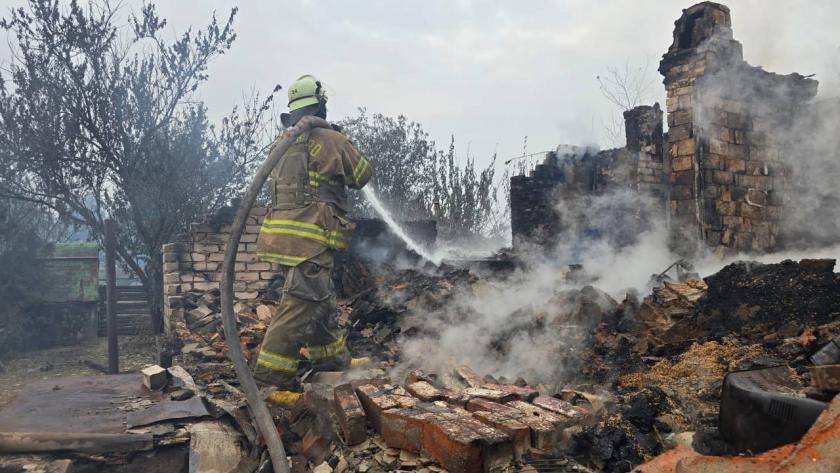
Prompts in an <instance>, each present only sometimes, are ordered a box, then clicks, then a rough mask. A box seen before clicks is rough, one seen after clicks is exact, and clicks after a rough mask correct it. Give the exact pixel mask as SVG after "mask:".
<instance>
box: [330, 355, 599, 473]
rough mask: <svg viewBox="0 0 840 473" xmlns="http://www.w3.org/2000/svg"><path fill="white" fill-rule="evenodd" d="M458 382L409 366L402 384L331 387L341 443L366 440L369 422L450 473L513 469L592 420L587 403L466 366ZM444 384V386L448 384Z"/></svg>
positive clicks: (553, 449)
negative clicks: (484, 374)
mask: <svg viewBox="0 0 840 473" xmlns="http://www.w3.org/2000/svg"><path fill="white" fill-rule="evenodd" d="M455 374H457V378H459V379H460V383H459V385H460V386H459V387H455V383H454V381H455V378H454V377H452V378H449V377H447V378H446V380H445V382H444V380H439V379H438V377H437V376H434V375H427V374H425V373H423V372H420V371H413V372H411V373H409V374H408V376H407V377H406V382H405V385H404V386H397V385H393V384H389V383H388V382H387V381H386V380H382V379H377V380H364V381H354V382H352V383H349V384H344V385H341V386H338V387H336V388H335V390H334V396H335V406H336V420H337V423H338V425H339V427H340V431H341V434H342V437H343V439H344V442H345V443H346V444H347V445H356V444H359V443H361V442H364V441H365V440H366V439H367V438H368V433H367V432H368V431H367V428H368V426H371V427H372V428H373V429H374V430H375V431H376V432H377V433H378V434H380V435H381V437H382V440H383V441H384V442H385V444H386V445H387V446H388V447H390V448H396V449H399V450H401V451H405V452H409V453H411V454H422V455H424V456H426V457H429V458H431V459H433V460H434V461H435V462H437V463H438V464H440V465H441V466H442V467H444V468H446V469H447V470H448V471H449V472H451V473H458V472H503V471H515V470H514V468H516V465H517V464H520V465H521V462H522V461H523V458H525V457H526V456H551V455H553V454H555V453H557V452H559V451H561V450H562V449H563V448H564V446H565V445H564V444H565V442H567V441H568V440H569V438H570V435H571V432H572V431H574V430H575V429H576V428H579V426H581V425H582V424H584V423H585V422H587V421H588V420H589V419H590V414H591V405H576V404H573V403H572V402H569V401H566V400H563V399H560V398H557V397H552V396H545V395H540V393H539V392H538V391H537V390H536V389H533V388H531V387H528V386H525V385H523V386H519V385H515V384H499V383H496V382H492V381H493V380H492V379H487V378H482V377H480V376H478V375H477V374H476V373H475V372H473V371H472V370H471V369H469V368H468V367H461V368H458V369H457V370H455ZM444 385H446V386H448V387H445V386H444Z"/></svg>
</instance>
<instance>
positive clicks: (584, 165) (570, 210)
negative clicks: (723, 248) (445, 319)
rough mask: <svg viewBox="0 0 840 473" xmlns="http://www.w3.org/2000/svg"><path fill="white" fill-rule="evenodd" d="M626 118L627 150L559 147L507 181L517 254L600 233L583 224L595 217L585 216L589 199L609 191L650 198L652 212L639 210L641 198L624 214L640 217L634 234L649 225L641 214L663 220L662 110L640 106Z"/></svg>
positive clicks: (629, 232)
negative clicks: (656, 214) (654, 214)
mask: <svg viewBox="0 0 840 473" xmlns="http://www.w3.org/2000/svg"><path fill="white" fill-rule="evenodd" d="M624 119H625V130H626V135H627V146H626V147H624V148H617V149H610V150H605V151H594V150H591V149H587V148H581V147H575V146H559V147H558V148H557V150H556V151H553V152H550V153H548V154H547V155H546V158H545V161H544V162H543V163H542V164H538V165H537V166H536V167H535V168H534V170H533V171H531V172H530V173H529V174H528V175H520V176H514V177H512V178H511V181H510V206H511V231H512V234H513V246H514V248H515V249H519V250H522V249H524V247H525V246H527V245H532V244H536V245H539V246H542V247H544V248H550V247H553V246H554V245H555V244H556V243H558V241H559V239H560V236H561V235H563V236H565V237H569V238H579V237H587V236H589V235H590V234H594V233H599V231H600V230H599V229H597V228H594V227H593V226H592V225H590V223H592V222H588V221H587V220H588V219H589V217H593V216H591V215H587V210H586V209H587V207H588V206H589V205H590V199H591V198H593V197H595V196H599V195H605V194H608V193H611V192H616V191H622V190H624V191H627V190H629V191H632V192H637V193H639V194H640V195H643V196H645V197H650V199H649V201H650V202H651V205H650V207H652V208H651V209H647V208H645V209H643V208H641V207H647V206H648V204H647V203H645V204H641V203H638V202H641V200H640V199H634V203H633V204H632V205H634V206H637V207H639V208H635V209H634V208H630V209H627V210H628V211H629V212H630V213H631V214H638V215H637V217H639V218H632V219H629V220H628V222H630V223H631V226H635V227H639V228H637V229H641V226H640V225H641V224H642V222H645V221H646V220H647V217H644V218H642V216H643V215H644V214H647V213H650V211H653V212H660V213H662V214H663V215H664V208H665V197H666V195H667V190H668V188H667V185H666V179H665V162H664V159H663V141H664V138H663V133H662V122H663V113H662V110H661V109H660V108H659V104H654V105H653V106H639V107H636V108H634V109H632V110H629V111H627V112H625V113H624ZM644 200H645V201H646V202H647V200H648V199H644ZM656 209H660V210H656ZM591 220H592V221H594V220H597V219H596V218H592V219H591ZM632 222H637V223H638V224H639V225H635V224H633V223H632ZM595 226H597V225H595ZM623 230H626V231H624V232H623V233H626V234H628V235H629V234H631V233H634V230H633V229H629V228H628V229H623ZM618 243H619V244H621V242H620V241H619V242H618Z"/></svg>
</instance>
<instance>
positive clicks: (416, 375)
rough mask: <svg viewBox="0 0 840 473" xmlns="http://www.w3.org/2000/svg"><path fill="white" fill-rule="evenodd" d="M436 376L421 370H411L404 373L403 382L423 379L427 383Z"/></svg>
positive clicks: (432, 381)
mask: <svg viewBox="0 0 840 473" xmlns="http://www.w3.org/2000/svg"><path fill="white" fill-rule="evenodd" d="M435 378H436V376H435V375H432V374H428V373H426V372H425V371H423V370H412V371H409V372H408V374H407V375H405V384H411V383H416V382H417V381H425V382H427V383H429V384H432V383H434V381H435Z"/></svg>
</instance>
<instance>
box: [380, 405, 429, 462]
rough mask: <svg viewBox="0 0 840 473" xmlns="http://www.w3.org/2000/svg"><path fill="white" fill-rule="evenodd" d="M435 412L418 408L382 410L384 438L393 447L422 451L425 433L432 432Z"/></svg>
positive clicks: (382, 432)
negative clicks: (431, 423)
mask: <svg viewBox="0 0 840 473" xmlns="http://www.w3.org/2000/svg"><path fill="white" fill-rule="evenodd" d="M434 418H435V414H433V413H430V412H426V411H424V410H422V409H418V408H408V409H389V410H386V411H383V412H382V416H381V425H382V427H381V434H382V439H383V440H384V441H385V443H386V444H387V445H388V446H389V447H391V448H399V449H400V450H408V451H409V452H412V453H420V452H421V451H422V450H423V433H424V432H430V431H431V426H429V425H428V424H429V423H430V422H432V421H433V419H434Z"/></svg>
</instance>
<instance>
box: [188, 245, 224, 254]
mask: <svg viewBox="0 0 840 473" xmlns="http://www.w3.org/2000/svg"><path fill="white" fill-rule="evenodd" d="M193 251H197V252H200V253H216V252H218V251H219V245H205V244H202V243H196V244H194V245H193Z"/></svg>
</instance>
